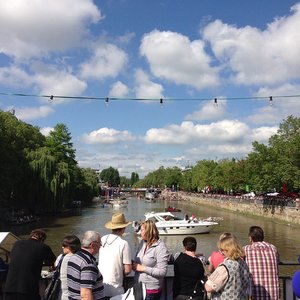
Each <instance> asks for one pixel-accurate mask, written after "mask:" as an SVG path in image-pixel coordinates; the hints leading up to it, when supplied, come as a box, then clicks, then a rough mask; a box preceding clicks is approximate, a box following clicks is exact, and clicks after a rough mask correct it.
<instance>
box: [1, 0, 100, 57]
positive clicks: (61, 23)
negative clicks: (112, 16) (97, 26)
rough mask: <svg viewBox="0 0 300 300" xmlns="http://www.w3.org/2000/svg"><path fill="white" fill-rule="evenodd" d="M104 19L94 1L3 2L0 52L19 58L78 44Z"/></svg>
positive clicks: (43, 53)
mask: <svg viewBox="0 0 300 300" xmlns="http://www.w3.org/2000/svg"><path fill="white" fill-rule="evenodd" d="M100 19H101V12H100V10H99V9H98V8H97V6H96V5H95V4H94V3H93V1H92V0H84V1H83V0H60V1H49V2H47V4H45V1H43V0H27V1H23V0H13V1H0V40H1V48H0V53H1V52H2V53H4V54H6V55H8V56H12V57H15V58H17V59H24V58H28V57H33V56H39V55H45V54H46V53H48V52H49V51H61V50H66V49H68V48H70V47H72V46H75V45H79V44H80V42H81V40H82V39H83V38H84V37H85V36H86V35H87V33H88V30H87V25H88V24H89V23H96V22H98V21H99V20H100Z"/></svg>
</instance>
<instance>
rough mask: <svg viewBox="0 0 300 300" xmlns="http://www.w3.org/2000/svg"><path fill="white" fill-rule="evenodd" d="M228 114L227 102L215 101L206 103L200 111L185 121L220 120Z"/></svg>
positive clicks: (188, 116)
mask: <svg viewBox="0 0 300 300" xmlns="http://www.w3.org/2000/svg"><path fill="white" fill-rule="evenodd" d="M226 112H227V100H217V103H215V102H214V100H211V101H207V102H204V104H201V105H200V109H199V110H197V111H194V112H193V113H191V114H188V115H187V116H186V117H185V120H188V121H200V120H218V119H220V118H221V117H223V116H224V115H225V113H226Z"/></svg>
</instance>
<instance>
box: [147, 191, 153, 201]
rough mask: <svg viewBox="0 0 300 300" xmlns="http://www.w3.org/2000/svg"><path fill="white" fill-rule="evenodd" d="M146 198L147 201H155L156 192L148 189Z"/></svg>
mask: <svg viewBox="0 0 300 300" xmlns="http://www.w3.org/2000/svg"><path fill="white" fill-rule="evenodd" d="M145 199H146V200H145V202H150V203H151V202H155V194H154V193H153V192H150V191H146V194H145Z"/></svg>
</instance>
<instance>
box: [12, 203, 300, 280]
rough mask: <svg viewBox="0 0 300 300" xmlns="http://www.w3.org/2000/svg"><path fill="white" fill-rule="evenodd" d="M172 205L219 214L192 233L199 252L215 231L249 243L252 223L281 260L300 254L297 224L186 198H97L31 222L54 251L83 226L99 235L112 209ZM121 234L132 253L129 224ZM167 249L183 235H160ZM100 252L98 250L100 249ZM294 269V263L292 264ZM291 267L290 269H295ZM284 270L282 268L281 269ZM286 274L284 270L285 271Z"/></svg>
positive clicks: (140, 211)
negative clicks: (121, 204) (68, 213)
mask: <svg viewBox="0 0 300 300" xmlns="http://www.w3.org/2000/svg"><path fill="white" fill-rule="evenodd" d="M169 205H171V206H176V207H177V208H179V209H181V213H178V214H181V215H182V216H183V215H184V214H185V213H187V214H188V215H191V214H192V213H194V214H195V215H196V216H197V217H200V218H207V217H217V218H221V219H222V221H220V225H219V226H218V227H216V228H215V229H214V230H213V231H212V232H211V233H209V234H200V235H195V238H196V239H197V242H198V247H197V252H198V253H203V254H204V255H205V256H206V257H208V256H209V255H210V253H211V252H212V251H213V250H215V249H216V243H217V240H218V238H219V235H220V234H221V233H223V232H233V233H234V234H235V235H236V236H237V238H238V239H239V241H240V243H241V244H242V245H246V244H248V243H249V241H248V229H249V227H250V226H252V225H258V226H261V227H262V228H263V229H264V231H265V240H266V241H268V242H270V243H272V244H274V245H275V246H276V247H277V249H278V251H279V254H280V259H281V260H282V261H289V262H297V257H298V254H300V238H299V227H293V226H289V225H284V224H280V223H277V222H275V221H273V220H268V219H262V218H259V217H249V216H244V215H239V214H238V213H236V212H230V211H223V210H218V209H215V208H211V207H205V206H199V205H198V206H196V205H194V204H187V203H186V202H184V203H183V202H176V201H172V202H166V201H160V200H158V201H157V202H156V203H146V202H145V201H144V200H143V199H136V198H128V207H127V208H122V209H118V210H116V209H113V208H111V207H105V208H103V207H102V206H101V204H100V202H95V203H94V205H93V206H92V207H89V208H86V209H83V211H82V214H81V215H80V216H72V217H64V218H56V219H53V218H49V217H48V218H42V219H41V220H40V221H39V222H38V223H35V224H34V225H33V226H34V227H35V228H36V227H40V228H45V230H46V232H47V236H48V237H47V240H46V243H47V244H49V245H50V246H51V248H52V249H53V251H54V252H55V253H56V254H57V255H58V254H59V253H60V252H61V246H60V241H61V239H62V238H63V237H64V236H65V235H68V234H76V235H78V236H79V237H81V235H82V233H83V232H84V231H86V230H96V231H98V232H100V234H101V235H104V234H107V233H109V232H110V230H108V229H106V228H105V227H104V224H105V223H106V222H108V221H110V220H111V216H112V214H113V213H114V212H118V211H121V212H123V213H124V214H125V216H126V219H127V220H129V221H134V220H137V221H139V220H143V219H144V213H145V212H149V211H163V210H164V208H165V207H168V206H169ZM27 226H28V227H22V228H18V227H15V228H11V231H12V232H14V233H15V234H17V235H19V236H21V237H25V235H28V233H29V232H30V230H31V229H32V228H33V227H32V224H30V227H29V225H27ZM124 238H125V239H126V240H127V241H128V242H129V244H130V245H131V247H132V254H133V255H134V253H135V251H136V249H137V246H138V243H139V239H138V237H137V236H136V234H135V233H134V230H133V228H132V227H131V226H128V227H127V229H126V232H125V235H124ZM161 238H162V239H163V240H164V241H165V243H166V245H167V247H168V248H169V250H170V251H171V252H173V253H174V252H178V251H182V249H183V248H182V240H183V238H184V236H161ZM100 252H101V250H100ZM295 268H296V269H297V267H295ZM295 268H294V270H295ZM284 273H286V272H284ZM286 275H288V274H286Z"/></svg>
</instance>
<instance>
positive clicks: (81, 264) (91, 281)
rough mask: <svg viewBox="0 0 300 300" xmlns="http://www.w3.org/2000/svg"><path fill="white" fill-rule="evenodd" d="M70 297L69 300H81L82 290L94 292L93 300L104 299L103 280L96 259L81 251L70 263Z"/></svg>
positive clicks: (72, 257) (71, 258)
mask: <svg viewBox="0 0 300 300" xmlns="http://www.w3.org/2000/svg"><path fill="white" fill-rule="evenodd" d="M67 273H68V274H67V276H68V296H69V300H80V299H81V298H80V288H88V289H92V291H93V299H94V300H100V299H102V298H103V297H104V291H103V278H102V275H101V273H100V271H99V269H98V267H97V263H96V259H95V257H94V256H93V255H92V254H90V253H89V252H88V251H86V250H83V249H81V250H80V251H78V252H77V253H76V254H75V255H72V256H71V257H70V260H69V262H68V271H67Z"/></svg>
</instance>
